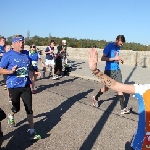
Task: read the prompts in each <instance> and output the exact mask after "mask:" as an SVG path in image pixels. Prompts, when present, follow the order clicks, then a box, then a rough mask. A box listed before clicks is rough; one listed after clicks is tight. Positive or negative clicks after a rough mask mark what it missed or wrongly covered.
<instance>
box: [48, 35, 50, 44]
mask: <svg viewBox="0 0 150 150" xmlns="http://www.w3.org/2000/svg"><path fill="white" fill-rule="evenodd" d="M48 40H49V43H50V41H51V33H49V38H48Z"/></svg>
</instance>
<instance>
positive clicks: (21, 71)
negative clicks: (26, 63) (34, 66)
mask: <svg viewBox="0 0 150 150" xmlns="http://www.w3.org/2000/svg"><path fill="white" fill-rule="evenodd" d="M16 74H17V77H26V76H28V70H27V67H22V68H18V69H17V70H16Z"/></svg>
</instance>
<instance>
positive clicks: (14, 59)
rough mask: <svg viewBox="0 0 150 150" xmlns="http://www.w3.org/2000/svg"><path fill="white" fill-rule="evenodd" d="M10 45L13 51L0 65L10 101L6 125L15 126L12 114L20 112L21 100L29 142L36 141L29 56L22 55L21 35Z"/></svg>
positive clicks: (22, 42) (7, 54)
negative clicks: (10, 107) (27, 123)
mask: <svg viewBox="0 0 150 150" xmlns="http://www.w3.org/2000/svg"><path fill="white" fill-rule="evenodd" d="M12 44H13V47H14V50H10V51H9V52H7V53H5V55H4V56H3V57H2V60H1V64H0V73H1V74H7V75H8V77H7V80H6V83H7V87H8V90H9V94H10V96H11V100H12V109H11V112H10V113H9V114H8V124H9V125H10V127H13V126H15V121H14V114H15V113H17V112H19V111H20V98H22V101H23V103H24V106H25V110H26V113H27V120H28V122H29V127H30V140H38V139H40V138H41V137H40V135H37V134H36V132H35V129H34V123H33V110H32V92H31V89H30V84H31V81H30V78H29V69H30V70H33V68H32V67H31V62H30V59H29V56H27V55H26V54H23V52H24V50H22V49H23V48H24V37H23V36H22V35H17V36H15V37H14V38H12ZM35 74H38V75H39V76H40V75H41V74H40V73H39V72H35Z"/></svg>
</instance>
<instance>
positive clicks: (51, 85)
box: [36, 77, 78, 93]
mask: <svg viewBox="0 0 150 150" xmlns="http://www.w3.org/2000/svg"><path fill="white" fill-rule="evenodd" d="M76 79H78V77H75V78H73V79H68V80H63V81H60V82H58V81H59V80H56V82H55V83H52V84H48V85H39V86H38V89H37V91H36V92H37V93H40V92H42V91H44V90H46V89H47V88H51V87H54V86H59V85H60V84H64V83H67V82H73V81H74V80H76Z"/></svg>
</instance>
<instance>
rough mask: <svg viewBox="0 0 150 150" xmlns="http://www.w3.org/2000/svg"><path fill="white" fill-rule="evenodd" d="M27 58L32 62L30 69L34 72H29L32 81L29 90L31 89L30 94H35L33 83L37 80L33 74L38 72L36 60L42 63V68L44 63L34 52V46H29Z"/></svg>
mask: <svg viewBox="0 0 150 150" xmlns="http://www.w3.org/2000/svg"><path fill="white" fill-rule="evenodd" d="M29 57H30V60H31V62H32V67H33V70H34V71H30V80H31V81H32V84H31V89H32V94H36V90H35V81H36V79H37V74H35V72H37V71H38V67H37V66H38V60H40V62H41V63H42V66H43V67H44V66H45V65H44V63H43V61H42V59H41V56H40V55H39V53H38V52H37V51H36V46H35V45H34V44H32V45H31V46H30V51H29Z"/></svg>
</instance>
